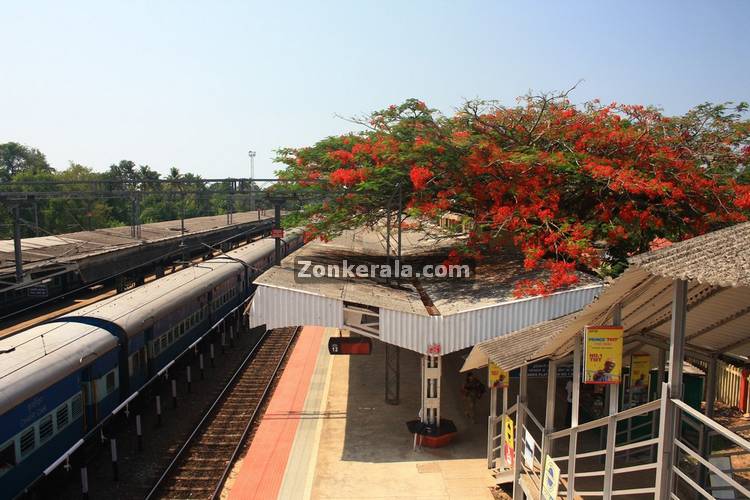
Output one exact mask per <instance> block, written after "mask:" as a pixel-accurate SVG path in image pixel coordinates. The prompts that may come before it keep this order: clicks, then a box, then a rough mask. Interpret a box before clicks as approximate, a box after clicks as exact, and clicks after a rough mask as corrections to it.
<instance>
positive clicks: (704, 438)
mask: <svg viewBox="0 0 750 500" xmlns="http://www.w3.org/2000/svg"><path fill="white" fill-rule="evenodd" d="M716 364H717V359H716V356H711V360H710V361H709V362H708V370H706V411H705V414H706V416H707V417H708V418H713V416H714V403H715V402H716ZM709 430H710V429H709V428H708V427H706V426H705V425H704V426H702V427H701V435H700V441H699V443H698V448H699V450H700V454H701V456H702V457H703V458H705V459H706V460H708V459H709V457H710V456H711V436H710V434H709ZM707 479H708V470H707V469H706V468H705V467H701V468H700V475H699V482H698V484H700V485H701V486H703V487H705V486H706V484H707Z"/></svg>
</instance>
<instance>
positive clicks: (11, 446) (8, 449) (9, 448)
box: [0, 441, 16, 476]
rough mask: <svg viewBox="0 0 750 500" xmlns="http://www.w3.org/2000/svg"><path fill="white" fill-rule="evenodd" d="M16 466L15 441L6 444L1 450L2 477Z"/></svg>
mask: <svg viewBox="0 0 750 500" xmlns="http://www.w3.org/2000/svg"><path fill="white" fill-rule="evenodd" d="M15 465H16V446H15V442H14V441H10V442H8V443H5V444H4V445H3V446H2V448H0V476H2V475H3V474H4V473H6V472H8V471H9V470H10V469H12V468H13V467H15Z"/></svg>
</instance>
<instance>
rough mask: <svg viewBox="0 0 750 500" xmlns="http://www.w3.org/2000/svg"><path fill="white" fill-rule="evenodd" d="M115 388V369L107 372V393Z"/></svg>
mask: <svg viewBox="0 0 750 500" xmlns="http://www.w3.org/2000/svg"><path fill="white" fill-rule="evenodd" d="M114 390H115V372H114V370H113V371H111V372H109V373H108V374H107V394H110V393H111V392H112V391H114Z"/></svg>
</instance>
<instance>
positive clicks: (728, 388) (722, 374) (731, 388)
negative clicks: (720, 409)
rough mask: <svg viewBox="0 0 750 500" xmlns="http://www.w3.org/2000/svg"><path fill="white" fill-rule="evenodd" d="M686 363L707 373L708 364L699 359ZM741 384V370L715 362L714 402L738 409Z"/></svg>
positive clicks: (690, 359) (719, 361)
mask: <svg viewBox="0 0 750 500" xmlns="http://www.w3.org/2000/svg"><path fill="white" fill-rule="evenodd" d="M687 361H688V362H689V363H690V364H692V365H695V366H697V367H698V368H700V369H701V370H703V371H704V372H707V371H708V363H707V362H706V361H704V360H701V359H696V358H687ZM741 383H742V368H738V367H736V366H734V365H731V364H729V363H725V362H724V361H721V360H717V361H716V401H719V402H721V403H724V404H725V405H728V406H736V407H740V406H741V405H740V384H741Z"/></svg>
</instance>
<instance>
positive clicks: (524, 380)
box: [513, 365, 528, 500]
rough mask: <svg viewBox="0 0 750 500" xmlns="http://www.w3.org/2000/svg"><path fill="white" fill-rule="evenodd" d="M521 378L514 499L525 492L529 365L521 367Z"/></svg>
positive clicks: (520, 496) (517, 411)
mask: <svg viewBox="0 0 750 500" xmlns="http://www.w3.org/2000/svg"><path fill="white" fill-rule="evenodd" d="M520 372H521V375H520V379H519V384H518V406H517V407H516V415H517V417H516V445H515V448H516V453H515V463H514V464H513V500H523V497H524V493H523V488H521V467H522V466H521V460H523V446H524V445H523V434H524V430H523V429H524V426H525V425H526V411H525V409H524V407H525V405H526V392H527V387H528V366H527V365H523V366H522V367H521V368H520Z"/></svg>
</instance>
